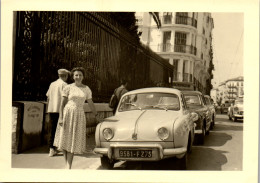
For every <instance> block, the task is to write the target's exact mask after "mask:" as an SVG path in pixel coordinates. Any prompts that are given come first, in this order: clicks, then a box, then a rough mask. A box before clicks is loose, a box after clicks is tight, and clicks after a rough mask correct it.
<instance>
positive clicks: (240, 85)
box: [226, 76, 244, 101]
mask: <svg viewBox="0 0 260 183" xmlns="http://www.w3.org/2000/svg"><path fill="white" fill-rule="evenodd" d="M226 88H227V99H228V100H229V101H234V100H235V99H236V98H238V97H243V96H244V77H242V76H239V77H236V78H232V79H229V80H227V81H226Z"/></svg>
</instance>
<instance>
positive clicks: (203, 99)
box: [200, 95, 206, 105]
mask: <svg viewBox="0 0 260 183" xmlns="http://www.w3.org/2000/svg"><path fill="white" fill-rule="evenodd" d="M200 97H201V99H202V103H203V105H206V99H205V97H204V96H202V95H201V96H200Z"/></svg>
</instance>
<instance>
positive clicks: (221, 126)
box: [213, 123, 243, 132]
mask: <svg viewBox="0 0 260 183" xmlns="http://www.w3.org/2000/svg"><path fill="white" fill-rule="evenodd" d="M232 130H233V131H243V126H236V125H226V124H220V123H219V124H218V125H217V126H216V128H214V129H213V132H214V131H232Z"/></svg>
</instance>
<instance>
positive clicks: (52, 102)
mask: <svg viewBox="0 0 260 183" xmlns="http://www.w3.org/2000/svg"><path fill="white" fill-rule="evenodd" d="M69 74H70V72H69V71H68V70H66V69H59V70H58V76H59V78H58V79H57V80H56V81H54V82H52V83H51V84H50V87H49V89H48V91H47V93H46V96H47V102H48V107H47V113H49V119H50V120H49V121H50V126H51V136H50V138H49V148H50V152H49V156H50V157H52V156H54V155H55V154H57V150H56V148H55V147H54V146H53V141H54V137H55V132H56V128H57V123H58V119H59V110H60V104H61V98H62V95H61V92H62V90H63V88H64V87H65V86H66V85H67V83H66V81H67V79H68V75H69Z"/></svg>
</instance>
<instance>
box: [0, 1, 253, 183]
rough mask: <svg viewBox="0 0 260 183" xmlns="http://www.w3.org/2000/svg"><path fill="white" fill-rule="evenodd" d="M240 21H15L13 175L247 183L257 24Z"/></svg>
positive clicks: (215, 15)
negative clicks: (251, 28) (188, 177)
mask: <svg viewBox="0 0 260 183" xmlns="http://www.w3.org/2000/svg"><path fill="white" fill-rule="evenodd" d="M240 5H241V4H240ZM163 7H164V6H163ZM239 10H240V9H239V8H238V9H237V10H235V11H231V10H229V11H224V12H221V11H213V10H212V11H211V10H210V11H209V10H207V9H206V8H205V9H204V10H203V11H201V9H200V10H196V9H194V10H189V11H187V10H186V9H175V8H173V9H172V10H171V9H169V8H158V10H156V11H154V9H153V10H152V9H151V10H146V9H145V10H143V11H140V10H139V11H135V10H125V9H123V10H121V11H120V10H116V11H115V10H114V11H109V10H108V11H106V10H103V9H102V11H97V10H96V9H93V10H86V11H84V10H82V9H80V11H79V10H76V9H75V10H72V9H69V10H68V9H58V10H53V9H50V10H48V9H46V10H45V9H43V10H42V9H37V8H36V9H29V8H28V10H26V9H21V10H18V9H11V11H9V14H10V15H12V17H11V20H12V22H9V24H10V25H9V28H11V29H10V30H9V31H10V32H11V33H10V34H11V36H10V37H11V41H10V43H9V44H10V45H11V46H9V47H8V48H11V50H9V52H10V54H9V55H10V56H9V57H8V58H9V59H10V60H8V62H9V69H10V70H9V76H10V77H11V78H9V79H10V83H11V86H10V89H11V90H10V91H9V92H8V95H9V96H10V98H11V106H10V109H11V112H10V111H9V113H10V118H11V119H10V122H9V123H8V124H9V127H8V129H10V134H9V137H6V138H9V141H8V142H10V143H9V145H7V147H10V150H9V156H10V164H9V165H8V168H9V169H10V171H20V170H21V171H26V170H33V171H38V170H40V171H41V173H44V172H45V171H49V170H51V171H52V172H54V174H55V172H58V173H59V174H60V175H62V174H63V173H62V172H66V173H65V174H67V175H65V176H68V174H70V172H74V173H75V172H80V173H81V171H87V172H94V174H95V175H99V174H100V173H102V174H103V172H104V177H105V176H108V175H110V174H111V177H114V176H115V175H117V173H118V172H119V174H121V173H122V175H121V176H123V175H125V178H126V177H127V175H129V176H131V175H132V173H133V172H134V173H137V174H138V175H143V176H144V178H143V180H149V179H146V178H147V176H148V177H149V175H151V176H154V175H156V174H158V173H162V175H163V174H167V175H169V174H170V175H176V174H178V173H179V175H185V174H184V173H188V174H189V173H193V172H197V173H198V172H200V173H202V174H203V172H209V171H210V172H215V173H220V172H231V174H233V175H238V174H240V176H241V177H242V178H241V179H240V180H239V181H241V182H242V181H243V182H244V181H245V180H246V178H245V177H246V174H245V173H243V172H247V171H248V170H249V168H254V167H255V165H253V166H252V167H250V166H248V164H249V163H250V162H252V158H251V159H249V161H246V158H248V156H250V153H249V152H247V151H246V150H248V148H250V146H252V145H251V142H250V141H245V138H248V136H249V134H250V133H251V134H255V133H256V132H254V131H249V129H253V130H254V129H256V128H257V125H256V124H257V121H255V122H250V123H251V125H256V126H255V128H254V127H253V128H252V126H251V128H248V127H247V125H249V124H248V123H249V122H248V121H247V120H250V119H249V118H247V116H246V114H249V113H250V112H252V111H250V110H252V109H251V108H248V107H246V104H247V106H248V104H249V102H250V101H251V100H252V99H250V97H248V96H250V90H251V89H247V88H246V87H249V88H250V85H249V84H250V83H248V84H247V83H246V82H244V81H246V78H247V77H248V78H252V76H250V72H248V68H247V67H245V64H244V63H245V62H250V61H249V60H245V58H247V59H248V52H246V50H247V51H248V48H246V47H245V45H248V43H247V42H248V41H247V40H246V38H247V37H246V31H245V30H247V28H248V27H246V25H248V23H247V22H246V21H247V20H248V16H249V15H250V13H248V12H247V11H242V10H240V11H239ZM2 18H3V17H2ZM1 32H2V31H1ZM1 35H2V37H4V35H3V34H1ZM251 36H252V35H251ZM252 46H254V45H252ZM1 50H3V47H2V49H1ZM245 54H247V57H245ZM254 54H255V53H253V54H252V55H254ZM5 61H7V60H5ZM253 64H254V63H252V65H253ZM252 65H251V66H252ZM256 66H257V65H256ZM1 68H2V71H1V72H2V73H3V72H4V71H3V70H5V68H4V67H3V66H1ZM251 69H252V68H251ZM247 73H249V74H247ZM251 74H254V73H251ZM255 74H258V73H255ZM256 78H257V79H258V77H256ZM251 82H252V81H251ZM255 82H256V81H255ZM1 83H2V82H1ZM257 83H258V82H257ZM257 83H256V84H257ZM256 88H257V86H256ZM247 92H249V93H247ZM1 93H2V97H3V88H2V92H1ZM251 97H252V96H251ZM248 98H249V99H248ZM252 101H254V100H252ZM255 101H256V100H255ZM244 103H245V105H244ZM3 107H4V105H3V104H2V105H1V113H2V115H5V113H3V112H4V111H3ZM255 107H256V109H257V106H255ZM244 111H245V112H244ZM256 111H257V110H256ZM244 114H245V115H244ZM2 125H3V121H2ZM2 125H1V129H3V126H2ZM5 125H6V124H5ZM245 129H247V130H246V131H245ZM249 138H250V137H249ZM256 139H257V136H256ZM257 153H258V151H257V149H255V150H254V153H253V154H252V157H255V154H257ZM1 157H2V155H1ZM256 161H258V159H256ZM254 163H255V162H254ZM251 165H252V164H251ZM256 167H257V166H256ZM99 172H100V173H99ZM129 172H131V173H129ZM140 173H141V174H140ZM142 173H143V174H142ZM21 174H22V173H21ZM193 175H194V174H193ZM220 175H221V173H220ZM253 175H254V174H253ZM256 175H257V174H256ZM88 176H90V173H88ZM99 176H100V175H99ZM207 176H210V175H209V174H208V175H207ZM54 177H55V178H57V177H56V176H54ZM90 177H91V179H89V180H92V181H93V180H102V177H98V178H97V179H95V178H93V174H92V176H90ZM155 177H156V176H155ZM177 177H178V179H175V180H169V181H170V182H174V181H176V182H177V180H178V181H180V182H181V181H182V180H183V179H182V178H180V176H177ZM184 177H185V176H184ZM195 177H196V180H197V177H198V175H196V176H195ZM213 177H214V176H212V178H213ZM229 177H231V176H230V175H229ZM77 178H78V177H77ZM136 178H137V177H136ZM238 178H239V177H236V178H234V179H238ZM213 179H214V178H213ZM25 180H26V179H25ZM30 180H32V179H30ZM35 180H37V179H35ZM58 180H62V177H60V179H58ZM72 180H73V179H72ZM83 180H88V178H87V177H86V178H84V179H83ZM107 180H108V179H106V181H107ZM116 180H117V179H116ZM120 180H122V179H119V180H118V181H120ZM131 180H136V181H137V180H138V179H134V177H131V178H129V179H127V178H126V179H125V180H124V181H130V182H131ZM154 180H156V181H158V179H154ZM163 180H165V179H162V181H163ZM194 180H195V179H194ZM51 181H56V179H53V180H51ZM66 181H70V179H66ZM203 181H205V180H203ZM203 181H202V182H203ZM159 182H160V181H159ZM229 182H230V181H229ZM231 182H232V181H231Z"/></svg>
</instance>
